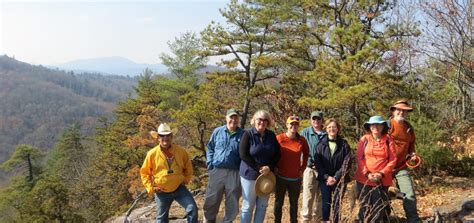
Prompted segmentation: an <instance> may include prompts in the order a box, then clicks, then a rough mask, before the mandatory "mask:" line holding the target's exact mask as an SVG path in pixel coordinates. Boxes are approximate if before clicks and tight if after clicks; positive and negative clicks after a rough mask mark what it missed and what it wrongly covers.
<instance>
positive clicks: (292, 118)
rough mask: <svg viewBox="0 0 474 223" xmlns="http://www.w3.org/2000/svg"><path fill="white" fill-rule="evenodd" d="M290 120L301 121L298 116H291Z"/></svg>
mask: <svg viewBox="0 0 474 223" xmlns="http://www.w3.org/2000/svg"><path fill="white" fill-rule="evenodd" d="M290 121H298V122H299V121H301V119H300V117H298V116H291V117H290Z"/></svg>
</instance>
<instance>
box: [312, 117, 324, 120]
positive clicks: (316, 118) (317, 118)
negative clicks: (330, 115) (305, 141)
mask: <svg viewBox="0 0 474 223" xmlns="http://www.w3.org/2000/svg"><path fill="white" fill-rule="evenodd" d="M311 119H312V120H315V121H316V120H318V121H321V120H323V119H322V118H320V117H318V116H314V117H312V118H311Z"/></svg>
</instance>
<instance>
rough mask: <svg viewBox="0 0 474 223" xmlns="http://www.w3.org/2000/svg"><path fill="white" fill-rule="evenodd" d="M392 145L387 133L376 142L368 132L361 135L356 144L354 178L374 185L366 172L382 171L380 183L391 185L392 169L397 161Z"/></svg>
mask: <svg viewBox="0 0 474 223" xmlns="http://www.w3.org/2000/svg"><path fill="white" fill-rule="evenodd" d="M387 140H388V142H389V143H387ZM393 145H394V144H393V140H390V139H389V136H387V135H384V136H382V138H381V139H380V141H378V142H377V141H376V140H375V139H374V138H373V137H372V135H370V134H366V135H364V136H362V138H361V139H360V140H359V144H358V146H357V171H356V174H355V176H354V178H355V180H356V181H358V182H360V183H362V184H367V185H370V186H376V184H375V183H374V182H372V181H369V179H368V178H367V176H366V174H368V173H382V182H381V183H382V185H383V186H390V185H392V171H393V168H394V167H395V164H396V162H397V158H396V156H395V149H394V146H393Z"/></svg>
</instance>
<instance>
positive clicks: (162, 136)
mask: <svg viewBox="0 0 474 223" xmlns="http://www.w3.org/2000/svg"><path fill="white" fill-rule="evenodd" d="M159 136H160V138H165V137H171V134H168V135H159Z"/></svg>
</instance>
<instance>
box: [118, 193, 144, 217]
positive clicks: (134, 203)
mask: <svg viewBox="0 0 474 223" xmlns="http://www.w3.org/2000/svg"><path fill="white" fill-rule="evenodd" d="M146 194H147V191H146V190H143V191H142V192H140V193H139V194H138V195H137V197H136V198H135V200H134V201H133V203H132V206H131V207H130V208H129V209H128V210H127V212H126V213H125V218H124V219H123V223H129V222H130V221H129V219H128V216H130V214H131V213H132V210H133V209H134V208H135V206H136V205H137V203H138V201H139V200H140V199H142V197H144V195H146Z"/></svg>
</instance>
